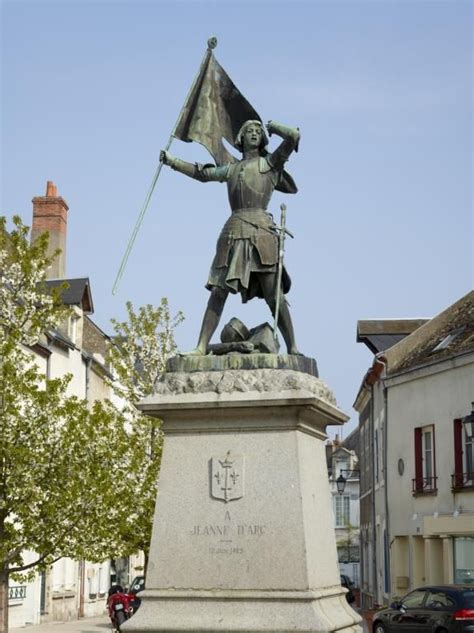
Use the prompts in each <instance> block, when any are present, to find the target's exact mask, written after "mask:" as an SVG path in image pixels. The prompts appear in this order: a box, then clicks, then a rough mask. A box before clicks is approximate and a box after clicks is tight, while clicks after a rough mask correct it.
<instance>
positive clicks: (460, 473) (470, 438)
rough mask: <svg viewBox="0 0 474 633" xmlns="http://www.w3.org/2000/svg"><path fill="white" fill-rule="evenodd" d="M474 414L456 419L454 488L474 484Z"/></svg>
mask: <svg viewBox="0 0 474 633" xmlns="http://www.w3.org/2000/svg"><path fill="white" fill-rule="evenodd" d="M472 417H473V416H466V418H464V419H458V420H454V475H453V488H455V489H456V488H466V487H472V486H474V420H471V419H469V418H472Z"/></svg>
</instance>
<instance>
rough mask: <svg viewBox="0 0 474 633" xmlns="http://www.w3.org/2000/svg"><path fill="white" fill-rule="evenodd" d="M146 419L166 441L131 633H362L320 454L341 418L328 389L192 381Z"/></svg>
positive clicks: (169, 386)
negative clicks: (344, 576) (158, 424)
mask: <svg viewBox="0 0 474 633" xmlns="http://www.w3.org/2000/svg"><path fill="white" fill-rule="evenodd" d="M206 362H207V361H206ZM279 365H280V366H281V363H279ZM290 366H294V365H293V364H292V363H290ZM314 367H315V365H314ZM140 408H141V409H142V410H144V411H146V412H147V413H148V414H149V415H153V416H157V417H160V418H161V419H162V420H163V421H164V426H163V429H164V433H165V441H164V447H163V457H162V465H161V473H160V478H159V487H158V488H159V491H158V499H157V505H156V514H155V520H154V527H153V537H152V543H151V552H150V562H149V567H148V573H147V577H146V590H145V591H144V592H143V594H141V595H142V596H143V598H142V604H141V607H140V609H139V610H138V611H137V613H136V614H135V615H134V616H133V618H132V619H131V620H129V621H128V622H127V623H126V624H125V625H124V627H123V629H124V631H125V630H126V631H134V632H136V633H139V632H142V633H145V632H157V633H158V632H160V633H165V632H167V633H168V632H169V633H171V632H178V631H180V632H183V631H186V632H189V633H191V632H192V633H198V632H203V633H204V632H205V633H218V632H219V633H223V632H226V633H231V632H232V633H245V632H249V633H250V632H252V633H256V632H264V631H265V632H267V633H269V632H272V633H289V632H290V631H291V632H295V631H296V632H305V633H310V632H311V633H313V632H329V631H338V632H340V633H359V632H361V631H362V628H361V627H360V626H359V622H360V617H359V616H358V614H357V613H356V612H355V611H354V610H353V609H352V608H351V607H350V606H349V605H348V603H347V601H346V599H345V590H344V589H342V588H341V585H340V577H339V568H338V561H337V554H336V541H335V535H334V529H333V512H332V507H331V496H330V492H329V485H328V474H327V467H326V457H325V449H324V440H325V439H326V434H325V429H326V426H327V425H328V424H342V423H343V422H344V421H345V420H346V419H347V417H346V416H345V415H344V414H343V413H342V412H341V411H340V410H339V409H338V408H337V406H336V403H335V400H334V397H333V395H332V394H331V392H330V390H329V389H328V387H327V386H326V385H325V384H324V383H323V382H322V381H321V380H319V379H318V378H316V377H315V376H314V375H311V373H307V372H306V371H304V370H303V371H297V370H295V369H272V368H268V367H263V368H258V367H254V368H253V369H251V370H248V369H225V370H220V369H214V370H212V369H211V370H209V369H206V370H204V371H203V370H202V371H199V369H198V368H195V369H194V371H192V372H189V371H188V372H183V371H179V370H178V371H175V372H170V373H167V374H166V375H165V376H164V378H163V379H162V380H161V381H160V382H159V384H158V385H157V390H156V393H155V395H154V396H153V397H151V398H149V399H147V400H145V401H143V402H142V403H141V405H140Z"/></svg>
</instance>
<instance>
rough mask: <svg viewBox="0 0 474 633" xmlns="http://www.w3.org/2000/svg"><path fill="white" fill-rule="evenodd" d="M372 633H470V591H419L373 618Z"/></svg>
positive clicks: (473, 598) (473, 613)
mask: <svg viewBox="0 0 474 633" xmlns="http://www.w3.org/2000/svg"><path fill="white" fill-rule="evenodd" d="M372 631H373V633H474V587H473V586H472V585H433V586H430V587H419V588H418V589H415V590H414V591H411V592H410V593H409V594H407V595H406V596H404V597H403V598H401V600H397V601H396V602H393V603H392V604H391V605H390V607H389V608H388V609H384V610H383V611H378V612H377V613H376V614H375V616H374V623H373V628H372Z"/></svg>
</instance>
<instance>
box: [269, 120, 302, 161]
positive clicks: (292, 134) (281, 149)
mask: <svg viewBox="0 0 474 633" xmlns="http://www.w3.org/2000/svg"><path fill="white" fill-rule="evenodd" d="M267 130H268V134H269V135H270V136H272V135H273V134H276V135H277V136H280V137H281V138H282V139H283V141H282V142H281V143H280V145H279V146H278V147H277V149H276V150H275V151H274V152H272V153H271V154H269V155H268V160H269V161H270V162H271V164H272V166H273V167H274V168H275V169H283V165H284V164H285V162H286V161H287V160H288V158H289V157H290V154H291V153H292V152H297V151H298V145H299V142H300V137H301V134H300V131H299V129H298V128H292V127H288V126H287V125H282V124H281V123H277V122H276V121H269V122H268V123H267Z"/></svg>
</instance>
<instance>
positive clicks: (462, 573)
mask: <svg viewBox="0 0 474 633" xmlns="http://www.w3.org/2000/svg"><path fill="white" fill-rule="evenodd" d="M453 542H454V582H455V583H459V584H469V585H474V537H472V536H455V537H454V538H453Z"/></svg>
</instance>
